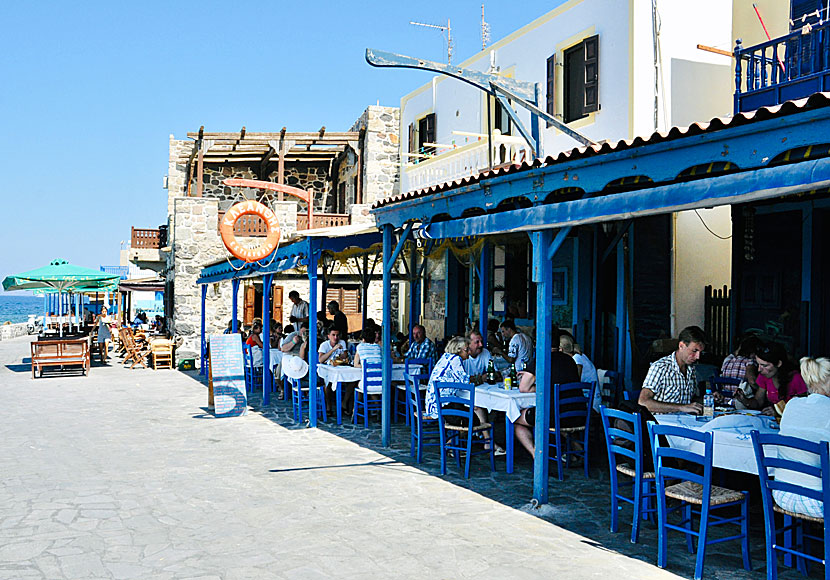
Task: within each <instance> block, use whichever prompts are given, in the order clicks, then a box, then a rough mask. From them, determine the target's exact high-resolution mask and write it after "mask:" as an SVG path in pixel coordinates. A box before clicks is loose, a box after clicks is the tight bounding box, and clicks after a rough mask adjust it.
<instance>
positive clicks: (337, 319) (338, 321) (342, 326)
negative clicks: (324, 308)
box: [328, 300, 349, 338]
mask: <svg viewBox="0 0 830 580" xmlns="http://www.w3.org/2000/svg"><path fill="white" fill-rule="evenodd" d="M328 311H329V314H331V316H332V322H331V324H330V325H329V328H336V329H337V330H339V331H340V336H341V337H342V338H345V337H346V336H348V334H349V321H348V320H347V319H346V315H345V314H343V311H342V310H340V304H338V303H337V300H332V301H331V302H329V305H328Z"/></svg>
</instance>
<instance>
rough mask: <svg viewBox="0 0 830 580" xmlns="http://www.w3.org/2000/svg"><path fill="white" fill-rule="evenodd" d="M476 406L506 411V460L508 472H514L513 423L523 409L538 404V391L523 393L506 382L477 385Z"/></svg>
mask: <svg viewBox="0 0 830 580" xmlns="http://www.w3.org/2000/svg"><path fill="white" fill-rule="evenodd" d="M475 406H476V407H483V408H485V409H487V410H488V411H504V426H505V438H506V441H505V452H506V455H505V460H506V464H507V465H506V469H505V471H506V472H507V473H513V449H514V446H513V440H514V434H513V431H514V429H513V423H515V422H516V419H518V418H519V416H520V415H521V414H522V409H527V408H529V407H535V406H536V393H535V392H534V393H523V392H521V391H519V389H518V388H513V389H510V390H507V389H505V388H504V383H503V382H499V383H496V384H493V385H490V384H482V385H477V386H476V396H475Z"/></svg>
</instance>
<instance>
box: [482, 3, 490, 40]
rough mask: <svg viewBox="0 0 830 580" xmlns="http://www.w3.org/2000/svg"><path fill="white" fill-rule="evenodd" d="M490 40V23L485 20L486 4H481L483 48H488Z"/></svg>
mask: <svg viewBox="0 0 830 580" xmlns="http://www.w3.org/2000/svg"><path fill="white" fill-rule="evenodd" d="M488 42H490V25H489V24H487V22H486V21H485V20H484V4H482V5H481V50H485V49H486V48H487V43H488Z"/></svg>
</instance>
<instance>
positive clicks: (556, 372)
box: [513, 351, 579, 457]
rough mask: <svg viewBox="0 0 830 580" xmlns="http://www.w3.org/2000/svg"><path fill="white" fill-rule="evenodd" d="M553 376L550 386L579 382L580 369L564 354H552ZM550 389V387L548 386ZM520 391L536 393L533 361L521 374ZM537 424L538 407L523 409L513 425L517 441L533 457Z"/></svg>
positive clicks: (551, 403) (551, 409) (551, 376)
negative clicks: (534, 433) (534, 428)
mask: <svg viewBox="0 0 830 580" xmlns="http://www.w3.org/2000/svg"><path fill="white" fill-rule="evenodd" d="M550 362H551V374H550V385H556V384H560V385H561V384H565V383H576V382H579V369H578V367H577V366H576V362H574V359H573V358H572V357H571V356H569V355H567V354H565V353H564V352H559V351H555V352H552V353H550ZM548 388H550V386H548ZM519 390H520V391H521V392H523V393H535V392H536V364H535V361H533V362H532V363H531V364H530V365H529V366H528V367H526V368H525V369H524V370H523V371H522V372H520V373H519ZM554 413H555V409H554V408H553V395H551V398H550V424H551V425H553V424H554ZM535 424H536V407H530V408H527V409H522V414H521V415H519V417H518V418H517V419H516V421H515V422H514V423H513V427H514V431H513V432H514V433H515V435H516V439H518V440H519V443H521V444H522V447H524V448H525V449H526V450H527V452H528V453H530V455H531V457H533V454H534V451H535V444H534V442H533V427H534V425H535Z"/></svg>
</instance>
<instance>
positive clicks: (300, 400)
mask: <svg viewBox="0 0 830 580" xmlns="http://www.w3.org/2000/svg"><path fill="white" fill-rule="evenodd" d="M285 380H286V382H287V384H288V386H289V387H290V388H291V404H292V407H293V409H294V421H296V422H297V423H299V422H300V421H302V420H303V405H305V404H306V403H308V387H304V386H303V385H302V381H301V380H300V379H293V378H290V377H285ZM310 412H311V409H310V408H309V413H310ZM317 415H318V416H320V417H322V418H323V421H324V422H325V421H328V418H327V417H326V394H325V391H324V390H323V385H321V384H318V385H317Z"/></svg>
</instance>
